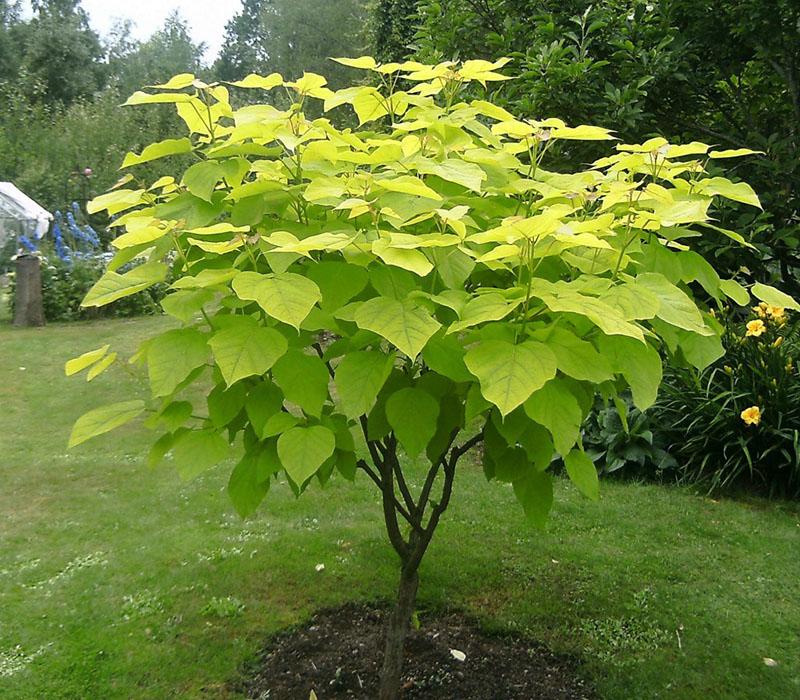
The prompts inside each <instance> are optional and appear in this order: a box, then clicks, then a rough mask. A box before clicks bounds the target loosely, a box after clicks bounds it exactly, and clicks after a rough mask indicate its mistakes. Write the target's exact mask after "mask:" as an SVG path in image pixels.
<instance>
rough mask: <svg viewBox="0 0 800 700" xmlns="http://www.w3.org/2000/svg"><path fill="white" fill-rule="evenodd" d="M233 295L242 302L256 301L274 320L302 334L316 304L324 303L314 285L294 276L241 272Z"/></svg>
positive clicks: (309, 281)
mask: <svg viewBox="0 0 800 700" xmlns="http://www.w3.org/2000/svg"><path fill="white" fill-rule="evenodd" d="M233 291H234V292H236V295H237V296H238V297H239V298H240V299H243V300H244V301H255V302H256V303H257V304H258V305H259V306H260V307H261V308H262V309H264V311H266V312H267V313H268V314H269V315H270V316H272V317H273V318H275V319H277V320H278V321H283V322H284V323H288V324H289V325H290V326H294V327H295V328H297V329H298V330H299V329H300V324H301V323H302V322H303V321H304V320H305V318H306V316H308V314H309V313H310V312H311V309H312V308H313V307H314V304H316V303H317V302H318V301H320V299H322V294H321V293H320V291H319V287H317V285H316V284H314V282H312V281H311V280H310V279H306V278H305V277H303V276H302V275H296V274H294V273H291V272H281V273H279V274H268V275H262V274H259V273H257V272H240V273H239V274H238V275H236V277H235V278H234V280H233Z"/></svg>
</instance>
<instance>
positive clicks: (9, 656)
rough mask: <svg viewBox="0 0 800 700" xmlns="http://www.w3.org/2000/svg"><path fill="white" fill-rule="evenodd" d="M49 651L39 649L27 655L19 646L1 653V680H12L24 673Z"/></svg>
mask: <svg viewBox="0 0 800 700" xmlns="http://www.w3.org/2000/svg"><path fill="white" fill-rule="evenodd" d="M48 646H52V645H48ZM46 651H47V647H46V646H44V647H39V648H38V649H37V650H36V651H34V652H32V653H30V654H26V653H25V652H24V651H23V649H22V647H21V646H20V645H19V644H18V645H17V646H15V647H14V648H13V649H8V650H6V651H0V678H10V677H11V676H13V675H16V674H17V673H20V672H21V671H24V670H25V669H26V668H27V667H28V666H29V665H30V664H31V663H33V662H34V661H35V660H36V659H38V658H39V657H40V656H41V655H42V654H44V653H45V652H46Z"/></svg>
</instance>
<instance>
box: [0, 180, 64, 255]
mask: <svg viewBox="0 0 800 700" xmlns="http://www.w3.org/2000/svg"><path fill="white" fill-rule="evenodd" d="M52 220H53V216H52V214H50V212H49V211H47V210H46V209H45V208H44V207H42V206H40V205H39V204H37V203H36V202H34V201H33V200H32V199H31V198H30V197H28V195H26V194H25V193H24V192H22V191H21V190H19V189H18V188H17V187H15V186H14V185H13V184H12V183H10V182H0V245H1V244H3V243H4V242H5V241H6V239H8V238H10V237H16V236H18V235H20V234H24V235H26V236H28V237H33V238H41V237H42V236H44V235H45V234H46V233H47V231H48V229H49V228H50V222H51V221H52Z"/></svg>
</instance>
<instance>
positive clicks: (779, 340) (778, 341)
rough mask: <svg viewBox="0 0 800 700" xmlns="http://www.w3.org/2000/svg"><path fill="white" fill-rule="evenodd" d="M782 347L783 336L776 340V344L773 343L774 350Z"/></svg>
mask: <svg viewBox="0 0 800 700" xmlns="http://www.w3.org/2000/svg"><path fill="white" fill-rule="evenodd" d="M781 345H783V336H782V335H781V336H778V337H777V338H775V342H773V343H772V347H773V348H779V347H780V346H781Z"/></svg>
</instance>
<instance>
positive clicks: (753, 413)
mask: <svg viewBox="0 0 800 700" xmlns="http://www.w3.org/2000/svg"><path fill="white" fill-rule="evenodd" d="M739 417H740V418H741V419H742V420H743V421H744V422H745V424H747V425H758V424H759V423H761V409H760V408H759V407H758V406H750V408H745V409H744V411H742V412H741V413H740V414H739Z"/></svg>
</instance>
